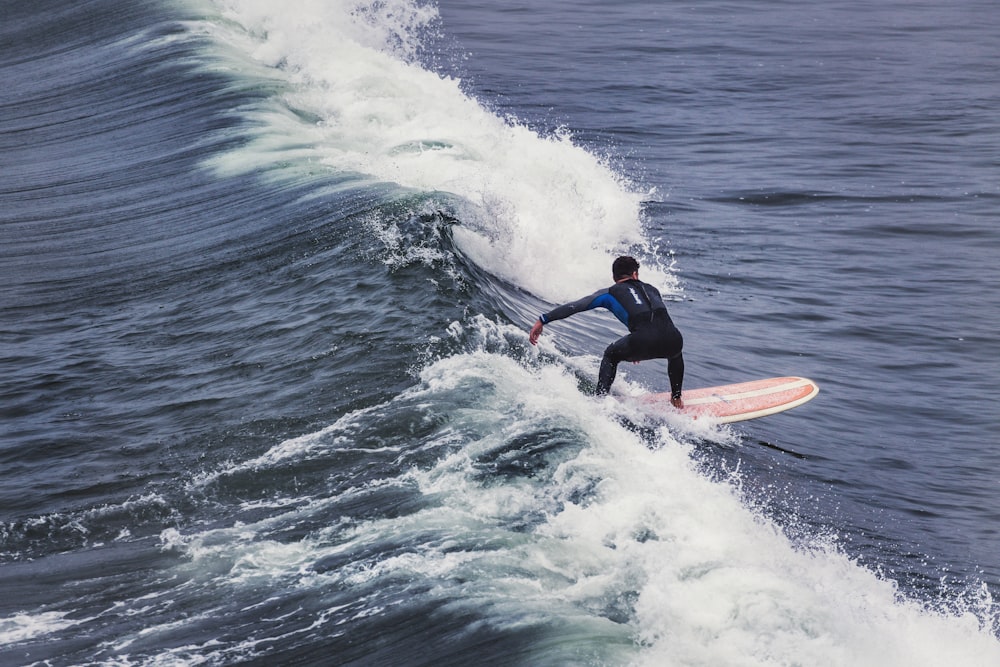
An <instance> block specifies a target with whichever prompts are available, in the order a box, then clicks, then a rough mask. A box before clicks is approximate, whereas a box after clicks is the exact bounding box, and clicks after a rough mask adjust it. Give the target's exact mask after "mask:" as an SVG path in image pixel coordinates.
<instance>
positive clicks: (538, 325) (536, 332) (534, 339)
mask: <svg viewBox="0 0 1000 667" xmlns="http://www.w3.org/2000/svg"><path fill="white" fill-rule="evenodd" d="M542 327H543V325H542V321H541V320H535V323H534V324H533V325H532V326H531V333H529V334H528V341H529V342H530V343H531V344H532V345H538V337H539V336H541V335H542Z"/></svg>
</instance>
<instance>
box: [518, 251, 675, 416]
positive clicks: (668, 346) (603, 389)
mask: <svg viewBox="0 0 1000 667" xmlns="http://www.w3.org/2000/svg"><path fill="white" fill-rule="evenodd" d="M611 276H612V278H613V279H614V281H615V284H614V285H612V286H611V287H608V288H606V289H602V290H600V291H598V292H594V293H593V294H591V295H590V296H586V297H584V298H582V299H580V300H579V301H574V302H573V303H567V304H565V305H562V306H559V307H558V308H555V309H554V310H551V311H549V312H547V313H545V314H543V315H542V316H541V317H539V318H538V321H537V322H535V324H534V326H532V327H531V333H530V334H529V335H528V340H530V341H531V344H532V345H537V344H538V337H539V336H541V335H542V328H543V327H544V325H546V324H548V323H549V322H553V321H555V320H561V319H563V318H566V317H569V316H570V315H575V314H576V313H580V312H583V311H585V310H591V309H593V308H607V309H608V310H610V311H611V312H612V313H614V315H615V317H617V318H618V319H619V320H621V322H622V324H624V325H625V326H626V327H628V330H629V334H628V335H627V336H625V337H623V338H619V339H618V340H617V341H615V342H614V343H612V344H611V345H609V346H608V349H606V350H605V351H604V358H603V359H602V360H601V371H600V373H599V375H598V377H597V394H598V396H600V395H603V394H607V393H608V391H609V390H610V389H611V384H612V383H613V382H614V381H615V375H616V374H617V373H618V364H619V363H621V362H622V361H632V362H636V363H638V362H640V361H644V360H646V359H667V376H668V377H669V378H670V403H671V404H672V405H673V406H674V407H676V408H683V407H684V401H683V400H681V385H682V384H683V383H684V356H683V355H682V354H681V350H682V349H683V347H684V339H683V338H682V337H681V332H680V331H678V330H677V327H675V326H674V323H673V321H672V320H671V319H670V315H669V314H667V307H666V306H665V305H663V297H661V296H660V292H659V291H658V290H657V289H656V288H655V287H653V286H652V285H650V284H648V283H644V282H641V281H640V280H639V262H637V261H635V259H633V258H632V257H627V256H623V257H619V258H618V259H616V260H615V261H614V263H613V264H612V265H611Z"/></svg>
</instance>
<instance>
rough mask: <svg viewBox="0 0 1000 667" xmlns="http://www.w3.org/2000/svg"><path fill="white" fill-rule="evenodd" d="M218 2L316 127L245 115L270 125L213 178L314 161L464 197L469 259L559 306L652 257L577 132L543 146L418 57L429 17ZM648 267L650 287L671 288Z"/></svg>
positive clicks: (461, 208)
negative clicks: (628, 263)
mask: <svg viewBox="0 0 1000 667" xmlns="http://www.w3.org/2000/svg"><path fill="white" fill-rule="evenodd" d="M221 4H222V5H223V7H224V9H225V13H226V16H227V17H228V18H229V19H231V20H233V21H236V22H237V23H238V24H239V25H241V26H243V28H244V30H245V31H246V33H245V34H244V35H242V36H240V35H232V34H231V35H229V36H228V37H226V38H225V41H226V42H227V43H228V44H229V45H231V46H233V45H235V46H236V47H238V48H241V49H243V50H245V51H246V52H248V53H249V54H250V55H252V57H253V58H255V59H257V61H258V62H260V63H261V64H263V65H266V66H268V67H273V68H278V69H277V70H276V72H277V73H279V74H280V75H281V76H282V77H284V78H285V80H286V81H287V83H288V85H289V92H288V93H287V94H286V96H285V98H284V100H283V103H284V104H285V105H287V106H288V107H291V108H293V109H296V110H298V111H300V112H307V113H309V114H312V115H313V117H315V118H317V119H318V121H317V122H314V123H308V122H304V121H303V120H302V118H301V117H300V116H296V115H294V114H291V113H288V112H287V111H282V110H281V109H280V108H278V107H272V108H270V109H269V110H268V109H265V108H258V109H255V110H247V113H248V115H249V116H251V117H253V118H254V120H255V121H256V122H258V123H260V124H261V126H262V127H261V130H260V132H259V133H258V134H257V138H256V140H255V141H254V142H252V143H251V145H249V146H245V147H243V148H241V149H238V151H237V152H236V153H233V154H230V155H229V156H227V157H226V158H224V159H222V160H219V161H217V162H216V166H217V167H219V168H224V169H227V170H239V169H249V168H260V167H262V166H266V165H268V164H273V163H280V162H283V161H289V162H292V163H303V162H308V161H314V162H321V163H323V164H326V165H329V166H330V167H331V168H332V169H333V170H334V171H335V172H337V173H345V172H348V173H349V172H355V173H360V174H364V175H367V176H368V177H371V178H374V179H378V180H382V181H389V182H393V183H397V184H399V185H402V186H404V187H407V188H413V189H416V190H418V191H422V192H427V193H434V192H444V193H451V194H452V195H457V199H456V198H453V199H452V200H453V201H455V202H456V203H455V208H456V209H457V210H456V211H455V213H456V216H457V217H458V218H459V219H460V220H461V221H462V225H461V226H459V227H458V228H456V230H455V240H456V243H457V244H458V246H459V248H460V249H461V250H462V252H463V253H465V254H466V255H467V256H469V257H470V258H471V259H472V260H473V261H475V262H476V263H477V264H479V265H480V266H481V267H483V268H484V269H486V270H487V271H489V272H491V273H493V274H495V275H497V276H500V277H502V278H504V279H507V280H509V281H511V282H513V283H514V284H516V285H519V286H521V287H523V288H525V289H527V290H529V291H531V292H533V293H535V294H537V295H539V296H542V297H545V298H547V299H550V300H553V301H564V300H568V299H571V298H576V297H579V296H581V295H582V294H586V293H587V291H589V290H593V289H597V288H599V287H602V286H604V284H605V282H606V281H607V278H608V273H609V267H610V260H611V258H612V257H613V256H614V255H615V254H617V253H619V252H620V251H622V250H626V249H635V248H639V249H641V248H643V247H644V245H645V240H644V238H643V235H642V229H641V224H640V211H639V205H640V201H641V199H642V196H641V195H640V193H638V192H636V191H635V188H634V187H633V186H632V185H631V184H629V183H628V182H626V181H625V179H623V178H622V177H620V176H619V175H617V174H616V173H615V172H614V171H613V170H612V169H611V168H610V167H609V166H608V165H607V164H606V163H605V161H604V160H603V159H601V158H600V157H598V156H595V155H592V154H590V153H588V152H587V151H585V150H583V149H582V148H580V147H578V146H576V145H574V143H573V141H572V138H571V137H570V135H569V133H568V132H560V133H556V134H555V135H553V136H549V137H542V136H540V135H539V134H537V133H536V132H534V131H532V130H530V129H528V128H526V127H524V126H523V125H522V124H520V123H518V121H517V120H516V119H509V118H500V117H498V116H497V115H496V114H494V113H492V112H491V111H489V110H488V109H486V108H484V106H483V105H482V104H480V103H479V102H477V101H476V100H474V99H472V98H471V97H469V96H468V95H466V94H465V93H464V92H463V91H462V89H461V86H460V82H459V81H458V80H456V79H454V78H450V77H448V76H442V75H440V74H437V73H435V72H432V71H428V70H427V69H424V68H423V67H421V66H420V65H419V64H417V63H416V62H415V61H414V60H413V55H414V53H415V52H417V51H418V50H419V41H420V37H421V34H422V30H423V29H426V28H427V26H428V25H430V24H431V23H432V22H433V20H434V18H435V11H434V10H433V8H432V7H430V6H428V5H421V4H419V3H417V2H413V1H410V0H390V1H388V2H385V3H378V4H377V5H375V6H378V7H380V8H381V12H380V14H379V17H377V19H373V17H372V15H371V14H370V13H366V12H361V11H359V10H358V4H357V3H355V2H347V1H344V0H341V1H338V2H318V1H317V0H287V1H286V2H283V3H280V4H275V3H273V2H269V1H266V0H228V1H227V2H225V3H221ZM389 16H391V17H393V19H392V20H385V21H384V19H385V17H389ZM220 32H221V29H220ZM220 39H222V38H220ZM648 269H649V270H648V272H647V273H646V277H648V278H650V279H652V280H654V281H655V282H658V283H660V284H664V285H670V284H672V282H671V281H670V280H669V279H668V278H667V276H665V275H664V274H663V272H662V271H660V270H659V269H658V268H657V267H655V266H652V265H651V266H649V267H648Z"/></svg>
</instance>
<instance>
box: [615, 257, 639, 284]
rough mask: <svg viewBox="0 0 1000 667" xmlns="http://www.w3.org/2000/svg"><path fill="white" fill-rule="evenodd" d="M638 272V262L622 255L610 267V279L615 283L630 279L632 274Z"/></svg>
mask: <svg viewBox="0 0 1000 667" xmlns="http://www.w3.org/2000/svg"><path fill="white" fill-rule="evenodd" d="M638 270H639V262H637V261H635V258H634V257H629V256H628V255H622V256H621V257H619V258H618V259H616V260H615V261H614V263H613V264H612V265H611V277H612V278H614V279H615V280H616V281H618V280H621V279H622V278H631V277H632V274H633V273H635V272H636V271H638Z"/></svg>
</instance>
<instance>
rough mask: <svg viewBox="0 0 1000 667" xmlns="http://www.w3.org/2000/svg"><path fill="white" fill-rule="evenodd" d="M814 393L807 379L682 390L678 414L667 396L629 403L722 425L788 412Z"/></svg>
mask: <svg viewBox="0 0 1000 667" xmlns="http://www.w3.org/2000/svg"><path fill="white" fill-rule="evenodd" d="M818 393H819V386H818V385H817V384H816V383H815V382H813V381H812V380H810V379H808V378H803V377H780V378H767V379H765V380H753V381H752V382H738V383H736V384H725V385H722V386H719V387H703V388H701V389H685V390H684V394H683V399H684V407H683V409H681V410H678V409H677V408H675V407H673V406H672V405H670V392H663V393H658V394H643V395H641V396H633V397H630V399H629V400H631V401H636V402H638V403H639V404H640V405H641V406H642V407H644V408H651V409H652V410H653V411H655V412H664V413H666V412H680V413H681V414H684V415H687V416H689V417H692V418H694V419H698V418H701V417H703V418H706V419H711V420H712V421H714V422H718V423H722V424H726V423H729V422H738V421H744V420H746V419H756V418H758V417H766V416H767V415H773V414H775V413H777V412H784V411H785V410H790V409H792V408H794V407H796V406H798V405H802V404H803V403H805V402H806V401H809V400H812V398H813V397H814V396H816V394H818Z"/></svg>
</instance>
